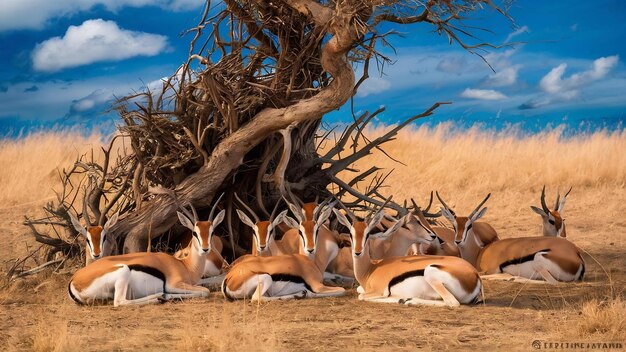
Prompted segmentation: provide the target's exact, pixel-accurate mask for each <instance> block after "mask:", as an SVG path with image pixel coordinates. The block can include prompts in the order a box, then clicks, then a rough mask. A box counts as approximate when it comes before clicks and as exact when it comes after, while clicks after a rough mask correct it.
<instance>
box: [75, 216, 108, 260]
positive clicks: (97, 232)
mask: <svg viewBox="0 0 626 352" xmlns="http://www.w3.org/2000/svg"><path fill="white" fill-rule="evenodd" d="M67 214H68V215H69V216H70V220H71V221H72V225H73V226H74V228H75V229H76V231H78V233H80V234H81V235H83V237H85V242H86V245H85V265H89V264H91V263H92V262H94V261H96V260H98V259H100V257H101V256H103V255H104V253H110V252H111V251H110V249H109V248H108V247H105V246H107V243H108V246H110V244H111V243H113V242H112V241H113V239H109V238H107V234H108V232H109V229H110V228H111V227H113V225H115V224H116V223H117V217H118V215H119V214H115V215H113V216H112V217H111V218H110V219H109V220H108V221H107V222H106V223H105V224H104V225H103V226H100V225H91V223H90V222H89V219H88V218H87V216H88V215H87V214H86V211H85V210H84V211H83V214H85V215H84V216H85V217H86V218H85V221H86V222H87V225H88V226H87V227H85V226H83V224H81V223H80V221H78V218H76V217H75V216H74V215H73V214H72V212H70V211H69V210H68V212H67Z"/></svg>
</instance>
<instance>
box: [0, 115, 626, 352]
mask: <svg viewBox="0 0 626 352" xmlns="http://www.w3.org/2000/svg"><path fill="white" fill-rule="evenodd" d="M384 129H385V128H384V127H380V128H376V129H373V130H370V131H369V132H368V135H369V136H370V137H373V136H375V135H377V134H379V133H382V131H383V130H384ZM101 140H102V138H101V137H100V136H98V135H97V134H94V135H93V136H90V137H81V136H79V135H76V134H72V133H44V134H35V135H31V136H27V137H25V138H23V139H20V140H18V141H4V142H0V164H1V165H4V166H5V167H3V168H0V184H1V185H2V186H1V187H2V188H1V189H2V192H0V200H1V204H2V206H0V242H1V243H2V246H0V247H1V248H0V251H1V252H0V261H1V264H2V266H1V267H0V268H2V270H6V268H8V267H9V265H10V260H11V258H15V257H20V256H23V255H24V254H25V253H26V251H27V250H28V249H29V248H32V246H34V245H35V244H34V242H33V241H32V239H31V238H30V237H29V236H28V235H27V229H26V228H24V226H22V225H21V221H22V219H23V215H25V214H39V213H40V210H39V209H40V208H41V206H42V205H43V204H44V203H45V202H46V201H48V200H50V199H51V198H52V197H54V193H53V192H52V188H53V187H54V186H55V184H56V182H57V180H58V178H57V176H56V169H57V167H66V166H68V165H69V164H70V163H71V162H72V161H73V160H74V159H75V158H76V156H77V154H79V153H82V152H85V151H87V150H89V149H90V148H91V147H93V146H98V145H99V143H100V141H101ZM384 149H385V151H386V152H388V153H389V154H390V155H392V156H393V157H394V158H396V159H399V160H400V161H402V162H403V163H404V164H406V165H402V164H399V163H395V162H393V161H391V160H389V159H387V158H386V157H384V155H382V154H381V153H376V154H374V155H371V156H369V157H367V158H366V159H364V160H362V161H361V162H360V165H356V166H355V167H357V168H359V167H360V168H365V167H367V166H369V165H378V166H380V167H383V168H386V169H394V172H393V173H392V174H391V176H390V177H389V178H388V180H387V185H388V188H386V189H385V192H386V193H387V194H393V195H394V200H397V201H402V200H403V199H404V198H410V197H414V198H415V199H416V200H417V201H418V202H419V203H420V204H424V203H426V202H427V200H428V194H429V193H430V191H431V190H439V192H440V193H441V194H442V196H444V197H445V199H446V201H447V203H448V204H449V205H450V206H452V207H454V208H455V210H456V211H457V213H459V214H462V213H467V212H469V211H471V210H472V209H473V208H474V207H475V205H476V204H477V203H478V202H479V201H480V200H482V199H483V198H484V196H485V195H486V194H487V193H489V192H492V193H493V195H492V197H491V199H490V200H489V202H488V204H487V205H488V207H489V210H488V212H487V214H486V215H485V217H484V221H488V222H490V223H491V224H492V225H493V226H494V227H495V228H496V230H497V231H498V233H499V235H500V237H501V238H508V237H521V236H539V235H540V234H541V222H540V219H539V217H538V216H537V215H536V214H534V213H532V212H531V210H530V209H529V206H530V205H537V204H539V195H540V192H541V187H542V186H543V185H544V184H545V185H546V187H547V193H548V196H547V199H548V202H549V204H550V203H551V202H553V199H554V197H555V196H556V192H557V189H558V190H561V191H565V190H566V188H569V187H570V186H571V187H573V191H572V193H571V194H570V196H569V197H568V201H567V205H566V206H565V211H564V215H565V217H566V218H567V227H568V228H567V233H568V238H569V239H570V240H571V241H572V242H574V243H575V244H576V245H578V246H579V247H580V248H581V250H582V251H583V252H584V253H585V255H584V258H585V260H586V262H587V266H588V267H587V275H586V279H585V281H584V282H582V283H574V284H561V285H557V286H547V285H522V284H515V283H509V282H486V283H485V290H484V291H485V292H484V293H485V303H484V304H480V305H477V306H470V307H461V308H459V309H457V310H452V309H447V308H432V307H428V308H418V307H417V308H416V307H402V306H394V305H382V304H374V303H364V302H360V301H358V300H357V299H356V294H355V293H354V292H353V291H352V292H351V293H350V294H349V295H348V296H347V297H342V298H337V299H324V300H304V301H292V302H271V303H265V304H260V305H256V304H250V303H248V302H241V301H240V302H232V303H231V302H225V301H224V300H223V299H222V297H221V295H220V294H217V293H216V294H213V295H212V296H211V297H209V299H208V300H207V299H203V300H200V299H196V300H190V301H185V302H178V303H168V304H164V305H159V306H142V307H126V308H123V309H113V307H112V306H95V307H79V306H76V305H75V304H74V303H72V302H71V301H70V300H69V298H68V297H67V294H66V285H67V281H68V280H69V277H70V276H71V273H69V272H66V273H60V274H53V273H49V272H44V273H42V274H40V275H37V276H35V277H31V278H28V279H25V280H21V281H18V282H15V283H12V284H10V285H9V286H8V287H5V288H4V289H2V290H0V350H7V349H8V350H35V351H71V350H145V351H151V350H155V349H160V350H165V349H168V350H169V349H174V348H176V349H179V350H184V351H205V350H210V351H226V350H268V351H274V350H281V351H288V350H289V351H291V350H303V351H316V350H319V351H326V350H359V351H360V350H373V349H393V350H415V349H416V348H424V349H435V350H455V349H462V350H470V349H480V348H490V349H497V350H530V349H532V343H533V341H535V340H539V341H541V342H548V341H549V342H584V343H587V342H594V343H597V342H621V343H622V345H623V346H626V299H624V297H625V296H624V295H625V291H624V287H625V285H626V265H625V263H626V218H625V217H624V216H623V214H624V213H626V155H625V154H624V153H623V151H624V150H626V133H624V132H614V133H603V132H598V133H595V134H591V135H586V136H578V137H575V138H569V139H565V138H562V137H561V135H560V132H559V131H558V130H555V131H552V132H547V133H544V134H539V135H532V136H520V135H518V134H516V133H514V132H512V131H506V132H501V133H495V132H485V131H481V130H478V129H472V130H469V131H463V132H462V133H455V132H454V131H453V130H452V129H451V127H450V126H445V125H444V126H440V127H438V128H435V129H428V128H416V129H412V130H405V131H403V132H401V133H400V134H399V136H398V138H397V139H396V140H394V141H392V142H391V143H389V144H388V145H386V146H385V147H384ZM542 349H543V348H542Z"/></svg>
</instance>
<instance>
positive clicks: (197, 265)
mask: <svg viewBox="0 0 626 352" xmlns="http://www.w3.org/2000/svg"><path fill="white" fill-rule="evenodd" d="M218 201H219V200H218ZM217 203H218V202H215V204H214V205H213V209H212V210H211V215H212V214H213V211H214V210H215V207H216V206H217ZM178 218H179V220H180V221H181V222H182V223H183V224H184V225H185V226H187V227H189V228H192V229H193V240H192V241H191V243H190V245H189V246H190V251H189V255H188V256H187V257H186V258H184V259H177V258H175V257H173V256H171V255H168V254H166V253H146V252H142V253H131V254H124V255H118V256H111V257H104V258H102V259H100V260H98V261H96V262H93V263H92V264H90V265H88V266H86V267H84V268H82V269H80V270H78V271H77V272H76V273H75V274H74V276H72V279H71V280H70V282H69V284H68V291H69V295H70V298H72V299H73V300H74V301H75V302H76V303H78V304H85V303H90V302H93V301H95V300H107V299H111V298H113V305H114V306H116V307H117V306H120V305H130V304H148V303H156V302H159V301H162V300H168V299H173V298H189V297H203V296H207V295H208V294H209V290H208V289H207V288H205V287H202V286H197V283H198V281H199V280H200V279H201V278H202V274H203V272H204V267H205V263H206V255H207V253H209V252H210V250H211V237H212V236H213V232H214V230H215V227H216V226H218V225H219V224H220V223H221V222H222V220H223V219H224V210H222V211H220V212H219V213H218V214H217V216H216V217H215V218H211V217H209V220H208V221H206V222H195V223H194V222H192V220H190V219H189V218H188V217H187V216H185V215H184V214H183V213H180V212H178ZM129 297H131V298H129Z"/></svg>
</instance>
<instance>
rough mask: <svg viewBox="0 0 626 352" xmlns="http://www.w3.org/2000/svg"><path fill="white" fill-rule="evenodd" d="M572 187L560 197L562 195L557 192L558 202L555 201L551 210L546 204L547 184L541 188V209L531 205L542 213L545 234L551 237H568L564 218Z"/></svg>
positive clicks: (535, 210)
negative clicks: (564, 209)
mask: <svg viewBox="0 0 626 352" xmlns="http://www.w3.org/2000/svg"><path fill="white" fill-rule="evenodd" d="M571 191H572V189H571V188H570V189H569V191H567V193H565V195H564V196H563V199H560V195H559V194H558V193H557V196H556V203H554V210H550V208H548V205H547V204H546V186H543V189H542V190H541V209H539V208H537V207H535V206H532V205H531V206H530V208H531V209H532V210H533V211H534V212H535V213H537V214H539V215H541V219H542V220H543V235H544V236H549V237H567V234H566V232H565V219H564V218H563V207H564V206H565V201H566V200H567V196H568V195H569V192H571Z"/></svg>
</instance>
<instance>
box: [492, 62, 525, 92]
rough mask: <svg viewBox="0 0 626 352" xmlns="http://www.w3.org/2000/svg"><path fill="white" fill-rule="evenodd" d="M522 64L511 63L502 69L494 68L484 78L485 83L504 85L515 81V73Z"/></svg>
mask: <svg viewBox="0 0 626 352" xmlns="http://www.w3.org/2000/svg"><path fill="white" fill-rule="evenodd" d="M521 67H522V65H512V66H509V67H506V68H502V69H496V72H495V73H492V74H490V75H489V76H487V78H486V79H485V84H486V85H488V86H491V87H505V86H510V85H513V84H515V83H516V82H517V74H518V72H519V69H520V68H521Z"/></svg>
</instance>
